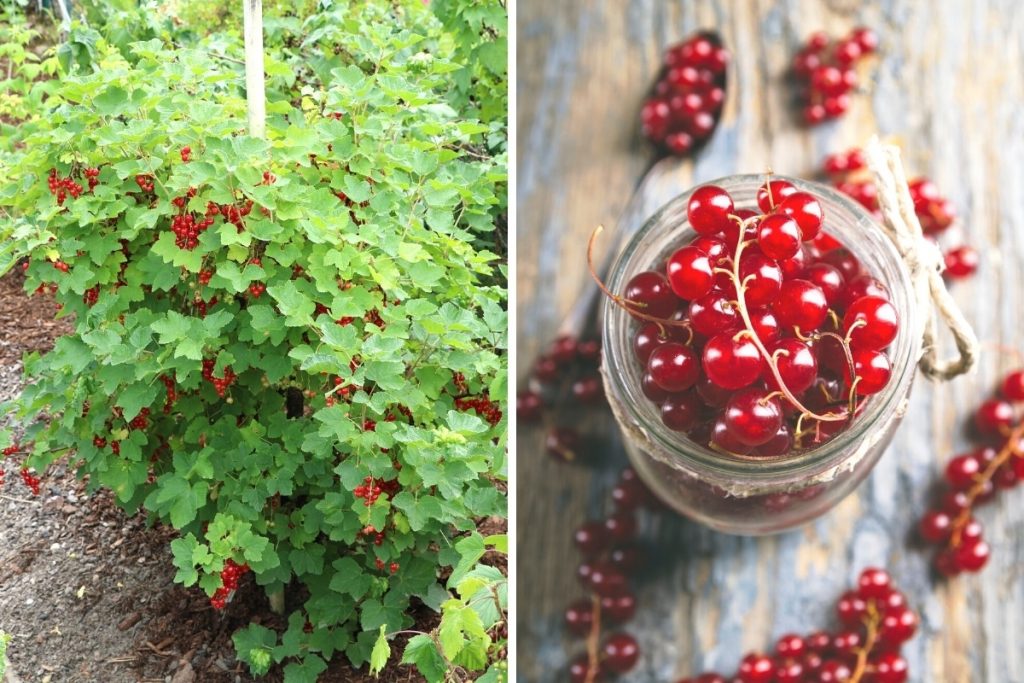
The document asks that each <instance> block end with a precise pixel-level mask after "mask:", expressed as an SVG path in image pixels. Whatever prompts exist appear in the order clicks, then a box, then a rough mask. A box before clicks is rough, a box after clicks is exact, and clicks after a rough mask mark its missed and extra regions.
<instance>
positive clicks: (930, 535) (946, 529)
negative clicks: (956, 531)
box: [918, 510, 953, 543]
mask: <svg viewBox="0 0 1024 683" xmlns="http://www.w3.org/2000/svg"><path fill="white" fill-rule="evenodd" d="M918 529H919V530H920V532H921V537H922V538H923V539H924V540H926V541H930V542H932V543H942V542H944V541H945V540H946V539H948V538H949V535H950V534H951V533H952V531H953V519H952V518H951V517H950V516H949V514H947V513H946V512H943V511H942V510H929V511H928V512H926V513H925V515H924V517H922V518H921V522H920V524H919V525H918Z"/></svg>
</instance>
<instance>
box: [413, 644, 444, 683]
mask: <svg viewBox="0 0 1024 683" xmlns="http://www.w3.org/2000/svg"><path fill="white" fill-rule="evenodd" d="M402 664H412V665H413V666H415V667H416V669H417V670H418V671H419V672H420V673H421V674H422V675H423V677H424V678H426V679H427V681H428V682H429V683H441V681H443V680H444V676H445V672H446V671H447V667H446V666H445V662H444V658H443V657H442V656H441V653H440V652H438V651H437V647H436V646H435V645H434V641H432V640H431V639H430V636H427V635H418V636H413V637H412V638H410V639H409V642H408V643H407V644H406V646H405V652H403V653H402Z"/></svg>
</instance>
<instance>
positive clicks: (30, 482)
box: [21, 467, 42, 496]
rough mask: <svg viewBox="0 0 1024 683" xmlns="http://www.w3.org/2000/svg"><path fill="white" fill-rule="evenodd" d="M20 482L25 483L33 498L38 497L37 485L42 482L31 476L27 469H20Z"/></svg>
mask: <svg viewBox="0 0 1024 683" xmlns="http://www.w3.org/2000/svg"><path fill="white" fill-rule="evenodd" d="M21 480H22V481H23V482H24V483H25V486H27V487H28V489H29V490H30V491H31V492H32V495H33V496H38V495H39V484H40V483H41V482H42V480H41V479H40V478H39V477H37V476H35V475H34V474H32V472H31V470H29V468H27V467H22V468H21Z"/></svg>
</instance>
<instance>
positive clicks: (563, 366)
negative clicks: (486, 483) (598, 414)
mask: <svg viewBox="0 0 1024 683" xmlns="http://www.w3.org/2000/svg"><path fill="white" fill-rule="evenodd" d="M600 362H601V344H600V342H598V341H596V340H593V339H588V340H577V339H574V338H573V337H570V336H566V335H563V336H561V337H558V338H557V339H555V340H554V341H553V342H551V345H550V346H549V347H548V349H547V351H546V352H545V353H544V354H542V355H541V356H540V358H538V359H537V362H536V363H534V365H533V369H532V373H531V374H532V377H533V379H534V380H535V381H536V382H537V383H538V384H539V385H540V386H539V389H540V390H539V391H534V390H533V389H522V390H520V391H519V392H518V393H517V394H516V415H517V416H518V418H519V420H520V421H521V422H523V423H528V422H536V421H538V420H540V419H541V417H542V416H543V415H544V408H545V404H546V403H547V402H551V403H557V402H559V401H560V400H561V399H563V398H568V396H549V398H548V400H546V399H545V397H544V395H545V394H552V395H553V394H556V393H557V392H556V391H555V386H556V383H557V385H558V386H565V382H566V381H568V386H569V392H570V393H571V396H572V398H573V399H574V401H575V402H577V403H579V404H583V405H586V404H593V403H597V402H599V401H600V400H601V399H602V398H603V397H604V385H603V384H602V382H601V376H600V374H598V372H597V366H598V365H599V364H600ZM579 440H580V439H579V433H578V432H577V431H576V430H575V429H574V428H572V427H567V426H556V427H553V428H551V430H550V432H549V433H548V436H547V446H546V449H547V452H548V454H550V455H551V456H552V457H554V458H556V459H557V460H561V461H566V462H568V461H571V460H574V459H575V457H576V455H577V452H578V450H577V446H578V445H579Z"/></svg>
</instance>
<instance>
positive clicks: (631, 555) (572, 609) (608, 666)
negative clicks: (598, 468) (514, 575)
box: [565, 468, 654, 683]
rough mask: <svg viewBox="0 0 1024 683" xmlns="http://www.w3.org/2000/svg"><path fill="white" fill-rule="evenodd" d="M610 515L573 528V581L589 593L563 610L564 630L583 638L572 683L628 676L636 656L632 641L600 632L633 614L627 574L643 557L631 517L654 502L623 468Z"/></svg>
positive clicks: (621, 634)
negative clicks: (575, 559) (576, 554)
mask: <svg viewBox="0 0 1024 683" xmlns="http://www.w3.org/2000/svg"><path fill="white" fill-rule="evenodd" d="M612 500H613V502H614V505H615V511H614V512H613V513H612V514H611V515H609V516H608V517H607V518H605V519H603V520H596V521H590V522H586V523H585V524H583V525H582V526H581V527H579V528H578V529H576V532H575V533H574V534H573V540H574V542H575V544H576V548H577V549H578V550H579V551H580V554H581V555H582V556H583V562H582V563H580V565H579V568H578V569H577V572H576V574H577V576H578V577H579V580H580V582H581V583H582V584H583V586H584V587H585V588H586V589H587V590H588V591H589V592H590V593H591V596H590V597H589V598H585V599H582V600H578V601H576V602H574V603H572V604H571V605H569V607H568V608H567V609H566V611H565V626H566V628H567V629H568V630H569V632H570V633H572V634H573V635H575V636H578V637H582V638H585V639H586V645H587V651H586V653H584V654H581V655H579V656H577V657H576V658H574V659H573V660H572V663H571V664H570V665H569V676H570V679H571V680H572V681H573V683H595V682H596V681H599V680H601V679H603V678H604V676H605V675H606V674H612V673H615V674H622V673H626V672H628V671H630V670H631V669H632V668H633V667H634V666H635V665H636V662H637V660H638V659H639V657H640V648H639V646H638V645H637V642H636V639H635V638H634V637H633V636H631V635H630V634H628V633H625V632H623V631H618V632H616V633H613V634H611V635H607V636H604V637H602V633H601V629H602V627H607V626H608V624H609V623H613V624H616V625H621V624H623V623H624V622H627V621H629V620H630V619H632V618H633V615H634V614H635V613H636V596H634V594H633V593H632V591H630V588H629V581H628V578H627V576H628V574H629V573H630V572H633V571H635V570H636V569H637V567H638V566H639V565H640V563H641V560H642V553H641V551H640V548H639V546H638V545H637V543H636V540H635V536H636V532H637V521H636V513H637V511H638V510H639V509H641V508H642V507H644V506H646V505H649V504H653V501H654V498H653V496H652V495H651V494H650V492H648V490H647V489H646V488H645V487H644V485H643V484H642V483H641V482H640V480H639V479H638V478H637V475H636V472H634V471H633V470H632V469H629V468H627V469H625V470H623V471H622V473H621V474H620V475H619V481H618V483H617V484H616V485H615V488H613V489H612Z"/></svg>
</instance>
